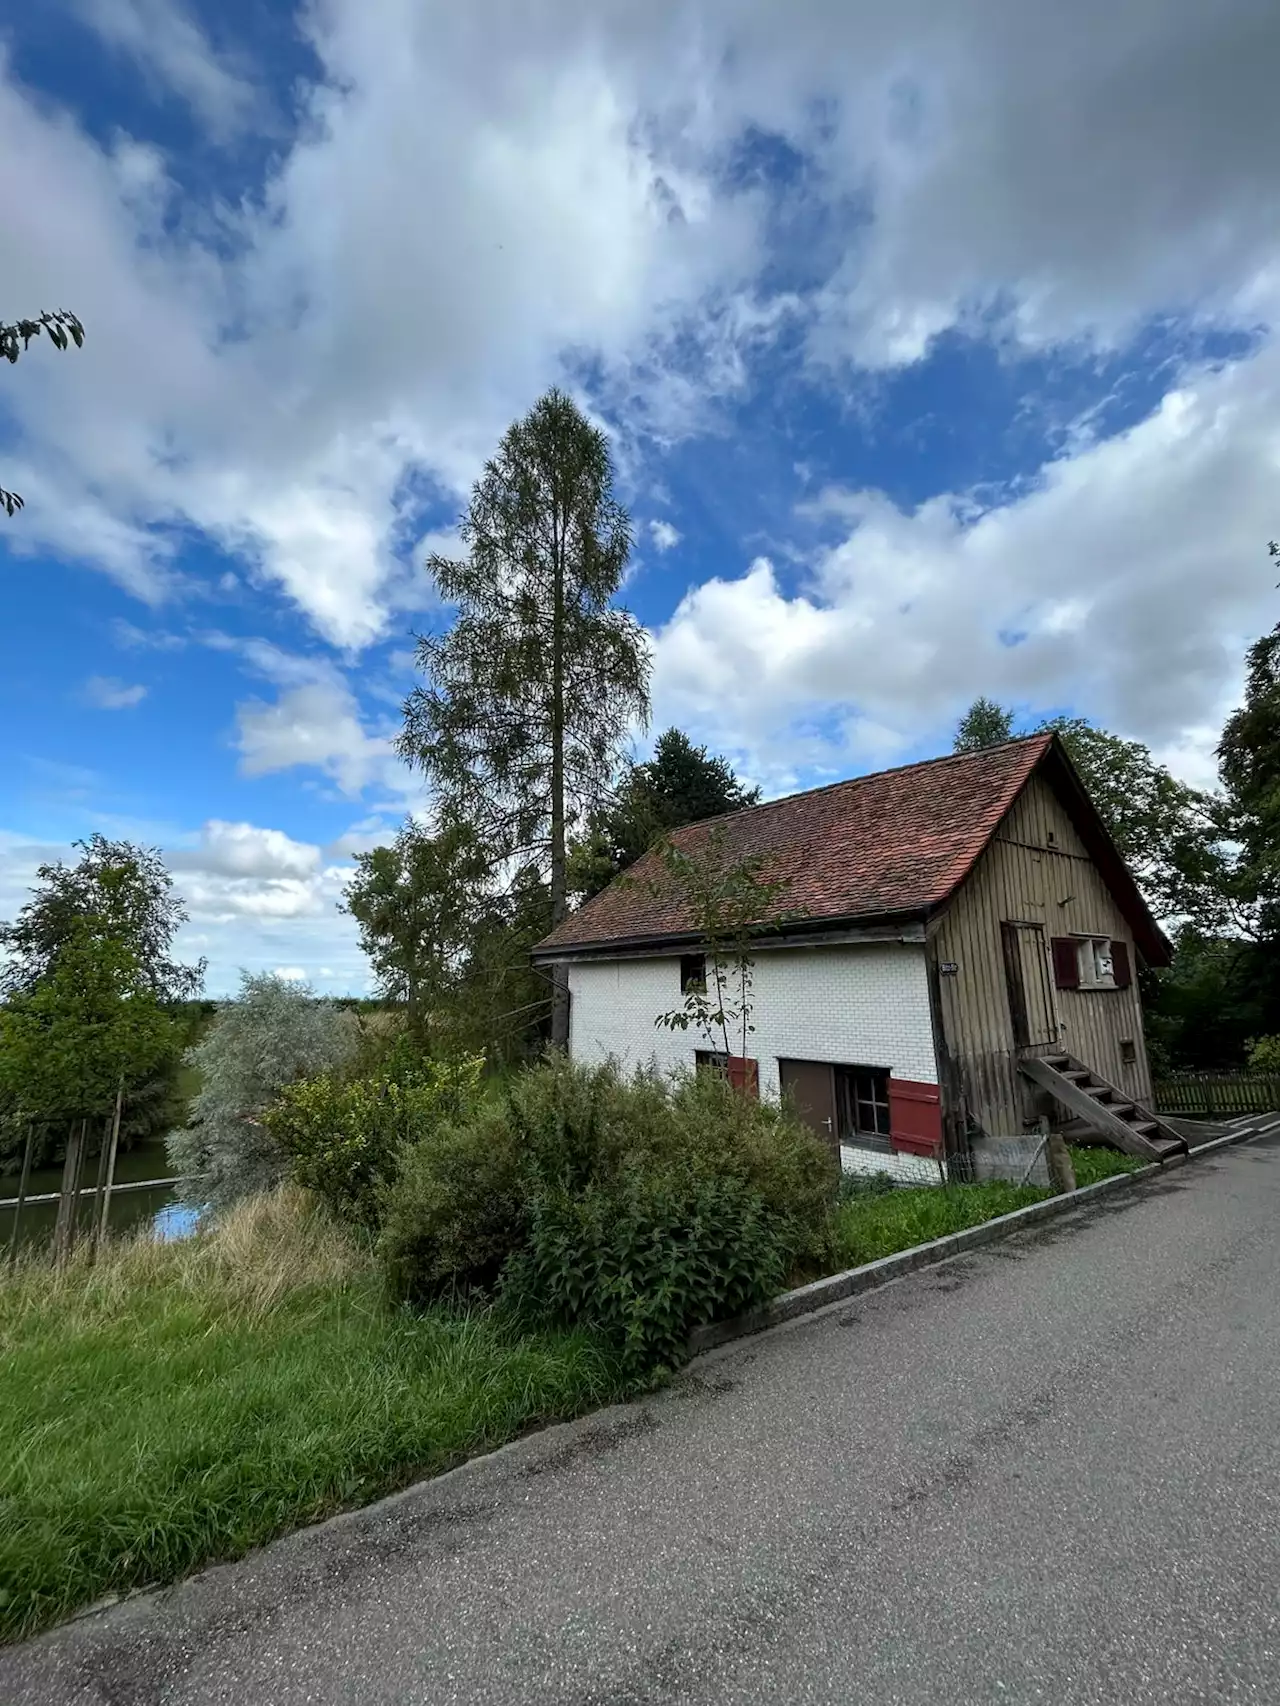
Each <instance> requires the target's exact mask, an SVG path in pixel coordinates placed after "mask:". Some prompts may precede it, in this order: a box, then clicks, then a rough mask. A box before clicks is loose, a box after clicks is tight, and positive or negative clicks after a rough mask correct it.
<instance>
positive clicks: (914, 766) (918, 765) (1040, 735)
mask: <svg viewBox="0 0 1280 1706" xmlns="http://www.w3.org/2000/svg"><path fill="white" fill-rule="evenodd" d="M1053 735H1054V731H1053V730H1052V729H1037V730H1036V731H1035V732H1034V733H1033V734H1029V735H1014V736H1012V737H1011V738H1010V739H1009V740H1000V741H992V742H991V744H990V745H989V746H979V747H975V748H974V750H973V751H972V752H942V753H939V754H938V755H937V757H936V758H914V759H912V761H911V763H910V764H890V765H887V766H886V767H885V769H883V770H868V771H866V772H865V773H864V774H863V775H861V776H845V777H843V778H842V779H841V780H840V781H839V782H824V783H823V784H822V785H821V787H818V788H797V789H796V791H795V793H794V794H778V795H777V796H776V798H774V799H772V800H757V801H756V803H755V805H753V806H738V807H737V808H736V809H735V810H733V811H731V812H718V813H717V814H716V816H715V817H700V818H699V819H698V820H697V822H696V823H684V824H681V825H680V826H679V827H678V828H677V829H674V830H672V831H671V834H672V836H673V838H674V837H675V836H677V835H683V834H684V833H685V831H686V830H690V829H705V828H706V827H707V825H708V824H712V823H727V822H728V821H729V820H730V819H731V818H735V817H746V815H747V814H748V813H749V812H762V811H767V810H768V809H769V808H770V807H771V806H785V805H789V804H790V803H791V801H792V800H808V799H813V798H814V797H815V796H816V795H818V794H830V793H834V791H835V790H836V789H837V788H850V787H853V786H854V785H855V784H856V783H859V782H875V781H878V780H879V779H880V777H882V776H898V775H902V776H905V775H906V773H907V772H908V771H909V770H929V769H932V768H934V767H935V766H937V765H940V764H959V763H963V762H965V761H967V760H972V759H975V758H985V757H986V755H987V754H988V753H991V752H999V751H1000V750H1001V749H1002V748H1003V747H1009V746H1029V745H1030V744H1031V743H1032V742H1033V741H1039V742H1041V743H1042V744H1043V745H1045V746H1047V745H1048V744H1049V742H1050V741H1052V739H1053Z"/></svg>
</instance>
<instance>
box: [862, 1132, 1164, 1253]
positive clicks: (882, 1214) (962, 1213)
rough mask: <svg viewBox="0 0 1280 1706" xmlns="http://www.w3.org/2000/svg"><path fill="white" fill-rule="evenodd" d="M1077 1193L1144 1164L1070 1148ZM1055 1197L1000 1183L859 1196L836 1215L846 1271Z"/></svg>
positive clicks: (1131, 1158) (1112, 1152)
mask: <svg viewBox="0 0 1280 1706" xmlns="http://www.w3.org/2000/svg"><path fill="white" fill-rule="evenodd" d="M1068 1148H1069V1150H1070V1154H1071V1164H1072V1167H1073V1168H1074V1170H1075V1175H1076V1185H1077V1188H1078V1187H1080V1186H1082V1185H1096V1184H1097V1183H1098V1181H1099V1180H1100V1179H1110V1178H1113V1177H1115V1175H1116V1174H1118V1173H1132V1172H1134V1171H1135V1170H1136V1169H1137V1168H1139V1167H1141V1166H1143V1165H1144V1163H1143V1162H1141V1161H1139V1160H1137V1159H1136V1158H1135V1157H1134V1156H1132V1155H1122V1154H1120V1153H1119V1152H1118V1151H1117V1150H1114V1149H1103V1148H1093V1147H1089V1148H1086V1147H1084V1146H1082V1145H1076V1144H1071V1145H1069V1146H1068ZM1049 1195H1050V1193H1049V1192H1048V1191H1046V1190H1041V1189H1039V1188H1037V1187H1036V1186H1031V1185H1013V1184H1007V1183H1005V1182H1003V1181H1000V1180H995V1181H992V1182H990V1183H988V1184H984V1185H951V1186H948V1187H946V1188H939V1187H938V1186H937V1185H921V1186H908V1187H905V1188H904V1187H901V1186H900V1187H898V1188H897V1189H894V1190H887V1191H878V1190H874V1189H869V1190H867V1191H866V1192H859V1193H858V1194H857V1195H855V1196H853V1197H851V1198H850V1199H849V1200H848V1201H846V1202H844V1203H842V1204H841V1205H840V1207H839V1208H838V1209H837V1210H836V1250H837V1255H838V1260H839V1262H840V1264H841V1266H842V1267H848V1268H856V1267H861V1265H862V1264H863V1263H864V1262H876V1261H879V1260H880V1258H881V1257H882V1256H893V1255H896V1254H897V1252H898V1251H899V1250H909V1249H911V1247H912V1245H914V1244H928V1243H930V1242H932V1240H933V1239H935V1238H945V1237H947V1236H948V1234H950V1233H952V1232H963V1231H964V1230H965V1229H966V1227H970V1226H980V1225H981V1224H982V1222H983V1221H984V1220H994V1219H995V1218H996V1217H997V1216H998V1215H1001V1214H1012V1213H1013V1211H1014V1209H1018V1208H1025V1207H1026V1206H1027V1204H1028V1203H1033V1202H1041V1201H1043V1200H1044V1198H1045V1197H1047V1196H1049Z"/></svg>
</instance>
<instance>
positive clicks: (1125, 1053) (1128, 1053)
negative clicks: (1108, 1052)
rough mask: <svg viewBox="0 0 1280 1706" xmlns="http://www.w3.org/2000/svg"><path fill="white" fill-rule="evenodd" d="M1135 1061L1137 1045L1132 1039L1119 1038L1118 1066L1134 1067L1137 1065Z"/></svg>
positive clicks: (1136, 1058)
mask: <svg viewBox="0 0 1280 1706" xmlns="http://www.w3.org/2000/svg"><path fill="white" fill-rule="evenodd" d="M1137 1060H1138V1045H1137V1043H1135V1042H1134V1040H1133V1038H1132V1037H1121V1039H1120V1064H1121V1066H1135V1065H1136V1064H1137Z"/></svg>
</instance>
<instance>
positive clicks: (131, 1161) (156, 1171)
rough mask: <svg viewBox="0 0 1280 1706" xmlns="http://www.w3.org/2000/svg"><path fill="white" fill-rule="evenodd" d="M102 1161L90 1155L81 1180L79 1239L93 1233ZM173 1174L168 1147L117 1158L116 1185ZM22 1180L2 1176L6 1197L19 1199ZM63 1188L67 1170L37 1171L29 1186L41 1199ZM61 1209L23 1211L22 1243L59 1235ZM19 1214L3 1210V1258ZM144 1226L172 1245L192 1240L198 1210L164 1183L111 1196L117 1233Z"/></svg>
mask: <svg viewBox="0 0 1280 1706" xmlns="http://www.w3.org/2000/svg"><path fill="white" fill-rule="evenodd" d="M97 1167H98V1163H97V1157H96V1156H90V1157H89V1159H88V1160H87V1161H86V1163H85V1168H84V1176H83V1178H82V1179H81V1181H80V1182H81V1187H82V1190H83V1188H84V1187H86V1186H87V1187H88V1190H87V1192H85V1194H82V1195H81V1198H80V1204H79V1210H78V1214H77V1236H79V1235H80V1234H83V1233H84V1232H87V1231H88V1229H89V1225H90V1222H91V1219H92V1215H93V1186H94V1184H95V1182H96V1180H97ZM171 1172H172V1169H171V1168H170V1166H169V1157H168V1156H167V1155H166V1153H165V1148H164V1144H163V1143H148V1144H143V1145H142V1146H141V1147H139V1148H138V1149H133V1150H129V1151H128V1152H127V1153H124V1154H122V1155H120V1156H118V1157H117V1160H116V1183H117V1184H118V1185H123V1184H130V1183H133V1182H134V1181H138V1180H142V1179H164V1178H167V1177H168V1176H169V1175H170V1174H171ZM18 1184H19V1179H18V1175H17V1174H16V1173H0V1199H3V1198H6V1197H16V1196H17V1194H18ZM61 1185H62V1168H61V1166H60V1165H59V1166H57V1167H38V1168H35V1169H34V1170H33V1171H32V1174H31V1179H30V1183H29V1184H28V1186H27V1194H28V1195H29V1196H41V1195H43V1194H44V1193H46V1192H49V1191H57V1190H59V1189H60V1188H61ZM57 1215H58V1205H57V1203H56V1202H50V1203H29V1204H27V1205H26V1206H25V1207H24V1208H23V1210H22V1221H21V1224H20V1226H19V1229H18V1241H19V1243H20V1244H22V1245H24V1246H25V1245H31V1244H45V1243H48V1241H49V1240H50V1239H51V1238H52V1236H53V1224H54V1221H55V1220H56V1219H57ZM13 1216H14V1211H13V1209H11V1208H0V1260H2V1259H3V1257H4V1255H5V1254H6V1253H7V1251H8V1248H9V1239H10V1237H11V1235H12V1233H13ZM144 1224H150V1225H151V1226H153V1227H154V1228H155V1232H156V1236H157V1237H159V1238H163V1239H165V1240H166V1241H168V1240H170V1239H173V1238H183V1237H186V1236H187V1234H188V1233H190V1232H193V1231H194V1230H195V1211H194V1210H193V1209H190V1208H188V1207H187V1206H186V1205H185V1204H183V1203H180V1202H179V1201H178V1200H177V1197H176V1195H175V1193H174V1189H173V1187H172V1185H159V1186H157V1187H156V1188H155V1189H154V1190H149V1191H126V1192H124V1193H122V1194H116V1193H114V1192H113V1193H112V1197H111V1222H110V1225H111V1231H112V1232H115V1233H121V1232H130V1231H134V1230H137V1229H140V1228H141V1227H142V1226H143V1225H144Z"/></svg>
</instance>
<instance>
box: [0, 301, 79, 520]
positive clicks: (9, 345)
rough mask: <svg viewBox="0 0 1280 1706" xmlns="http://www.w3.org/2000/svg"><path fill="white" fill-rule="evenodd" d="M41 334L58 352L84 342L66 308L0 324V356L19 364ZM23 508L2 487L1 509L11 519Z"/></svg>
mask: <svg viewBox="0 0 1280 1706" xmlns="http://www.w3.org/2000/svg"><path fill="white" fill-rule="evenodd" d="M41 332H43V333H44V334H45V336H46V337H47V338H48V339H49V342H50V343H51V344H52V345H53V347H54V349H56V350H64V349H66V348H67V344H68V342H71V343H73V344H74V345H75V346H76V348H77V349H79V348H80V347H81V346H82V345H83V343H84V327H83V326H82V325H81V324H80V322H79V320H77V319H76V317H75V315H74V314H69V313H68V312H67V310H66V309H65V308H58V309H55V310H54V311H53V312H52V313H45V314H41V315H40V316H39V318H38V319H35V320H17V321H15V322H13V323H11V324H5V323H4V322H0V356H3V357H4V359H5V360H6V361H9V362H15V361H17V359H18V357H19V356H20V355H24V354H25V353H26V351H27V349H28V347H29V346H30V343H31V340H32V338H38V337H39V336H40V334H41ZM21 508H22V499H21V498H20V497H19V496H18V494H17V492H9V491H6V490H5V489H4V487H3V486H0V509H3V510H4V512H5V514H6V515H8V516H12V515H13V514H14V512H15V510H20V509H21Z"/></svg>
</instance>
